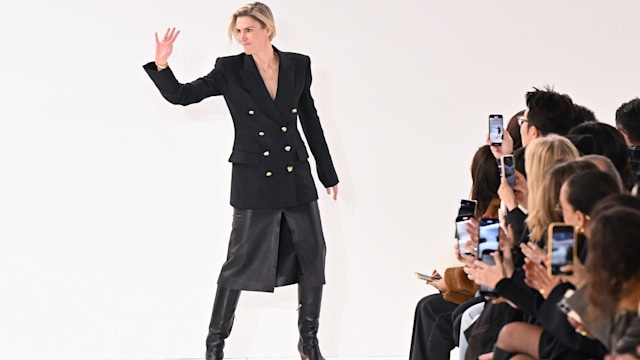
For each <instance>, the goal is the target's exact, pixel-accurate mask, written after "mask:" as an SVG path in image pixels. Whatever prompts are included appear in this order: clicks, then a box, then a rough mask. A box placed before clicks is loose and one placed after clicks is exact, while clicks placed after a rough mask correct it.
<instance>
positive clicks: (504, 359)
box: [493, 345, 516, 360]
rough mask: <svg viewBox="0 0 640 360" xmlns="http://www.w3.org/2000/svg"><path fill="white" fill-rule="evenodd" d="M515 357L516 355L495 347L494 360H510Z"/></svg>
mask: <svg viewBox="0 0 640 360" xmlns="http://www.w3.org/2000/svg"><path fill="white" fill-rule="evenodd" d="M514 355H516V354H515V353H512V352H508V351H507V350H504V349H501V348H499V347H497V346H496V345H494V346H493V360H508V359H511V357H512V356H514Z"/></svg>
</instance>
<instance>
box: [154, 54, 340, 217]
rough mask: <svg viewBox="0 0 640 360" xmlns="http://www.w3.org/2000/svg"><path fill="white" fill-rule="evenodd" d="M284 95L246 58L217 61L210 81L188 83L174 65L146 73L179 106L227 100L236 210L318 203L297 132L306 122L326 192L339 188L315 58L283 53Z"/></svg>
mask: <svg viewBox="0 0 640 360" xmlns="http://www.w3.org/2000/svg"><path fill="white" fill-rule="evenodd" d="M274 50H275V51H276V52H277V54H278V56H279V58H280V67H279V71H278V91H277V94H276V98H275V100H272V99H271V97H270V95H269V92H268V91H267V88H266V86H265V85H264V82H263V80H262V77H261V76H260V73H259V71H258V68H257V67H256V64H255V62H254V61H253V57H252V56H250V55H245V54H240V55H235V56H229V57H222V58H218V59H217V61H216V64H215V68H214V69H213V70H212V71H211V72H210V73H209V74H208V75H206V76H204V77H201V78H199V79H197V80H195V81H192V82H190V83H186V84H181V83H179V82H178V80H176V78H175V76H174V74H173V72H172V71H171V69H170V68H167V69H165V70H162V71H157V68H156V66H155V64H154V63H153V62H151V63H148V64H146V65H144V69H145V70H146V72H147V74H148V75H149V77H151V79H152V80H153V82H154V83H155V85H156V86H157V87H158V89H159V90H160V93H161V94H162V96H163V97H164V98H165V99H167V100H168V101H169V102H170V103H172V104H180V105H188V104H193V103H197V102H200V101H202V100H203V99H205V98H207V97H210V96H216V95H223V96H224V98H225V100H226V102H227V106H228V108H229V111H230V113H231V117H232V119H233V124H234V128H235V140H234V144H233V151H232V153H231V156H230V157H229V161H230V162H231V163H233V170H232V177H231V205H232V206H233V207H235V208H237V209H279V208H286V207H292V206H297V205H301V204H305V203H308V202H310V201H313V200H316V199H317V198H318V194H317V190H316V187H315V184H314V182H313V177H312V176H311V170H310V165H309V162H308V160H307V159H308V157H309V155H308V152H307V149H306V146H305V144H304V141H303V140H302V137H301V135H300V132H299V131H298V126H297V121H298V117H299V118H300V123H301V125H302V128H303V130H304V133H305V137H306V139H307V141H308V142H309V147H310V148H311V152H312V154H313V156H314V158H315V161H316V165H317V171H318V178H319V179H320V181H321V182H322V184H323V185H324V187H331V186H334V185H336V184H337V183H338V176H337V174H336V171H335V169H334V167H333V162H332V160H331V155H330V154H329V149H328V147H327V143H326V141H325V138H324V132H323V131H322V127H321V125H320V120H319V118H318V114H317V111H316V108H315V106H314V102H313V98H312V97H311V92H310V86H311V61H310V59H309V57H308V56H305V55H300V54H295V53H287V52H281V51H279V50H277V49H275V48H274Z"/></svg>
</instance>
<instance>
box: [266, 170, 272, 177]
mask: <svg viewBox="0 0 640 360" xmlns="http://www.w3.org/2000/svg"><path fill="white" fill-rule="evenodd" d="M265 175H266V176H267V177H269V176H271V175H273V173H272V172H271V171H267V173H266V174H265Z"/></svg>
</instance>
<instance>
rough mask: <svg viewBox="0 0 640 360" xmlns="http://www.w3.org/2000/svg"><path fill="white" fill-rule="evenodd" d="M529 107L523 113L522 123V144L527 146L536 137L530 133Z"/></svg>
mask: <svg viewBox="0 0 640 360" xmlns="http://www.w3.org/2000/svg"><path fill="white" fill-rule="evenodd" d="M528 119H529V108H527V109H526V110H525V111H524V114H523V115H522V120H523V121H522V124H521V125H520V139H521V141H522V146H527V144H529V143H530V142H531V140H533V139H534V137H533V136H532V135H531V134H530V133H531V131H530V130H531V129H530V128H529V121H528Z"/></svg>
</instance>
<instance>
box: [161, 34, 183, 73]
mask: <svg viewBox="0 0 640 360" xmlns="http://www.w3.org/2000/svg"><path fill="white" fill-rule="evenodd" d="M155 34H156V65H159V66H166V65H167V60H168V59H169V56H171V52H173V42H174V41H176V38H177V37H178V34H180V30H176V28H168V29H167V31H165V32H164V36H163V37H162V40H160V39H159V38H158V33H157V32H156V33H155Z"/></svg>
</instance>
